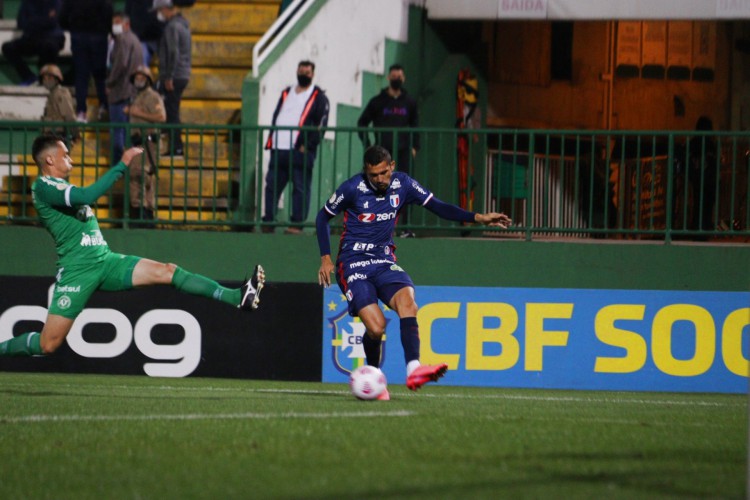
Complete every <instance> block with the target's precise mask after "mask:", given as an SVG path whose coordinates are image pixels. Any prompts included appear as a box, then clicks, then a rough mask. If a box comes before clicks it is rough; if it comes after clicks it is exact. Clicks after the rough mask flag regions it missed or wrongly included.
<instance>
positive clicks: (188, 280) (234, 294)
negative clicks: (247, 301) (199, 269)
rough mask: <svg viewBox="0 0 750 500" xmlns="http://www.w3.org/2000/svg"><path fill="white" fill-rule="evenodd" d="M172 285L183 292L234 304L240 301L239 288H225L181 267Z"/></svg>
mask: <svg viewBox="0 0 750 500" xmlns="http://www.w3.org/2000/svg"><path fill="white" fill-rule="evenodd" d="M172 285H174V287H175V288H177V289H178V290H179V291H181V292H185V293H189V294H192V295H200V296H201V297H208V298H209V299H215V300H220V301H222V302H225V303H227V304H229V305H232V306H237V305H238V304H239V303H240V289H239V288H236V289H231V288H225V287H223V286H221V285H220V284H218V283H217V282H215V281H214V280H212V279H210V278H206V277H205V276H201V275H200V274H193V273H191V272H188V271H185V270H184V269H183V268H181V267H178V268H177V269H175V271H174V276H172Z"/></svg>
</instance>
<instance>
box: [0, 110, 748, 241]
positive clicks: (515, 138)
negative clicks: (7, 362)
mask: <svg viewBox="0 0 750 500" xmlns="http://www.w3.org/2000/svg"><path fill="white" fill-rule="evenodd" d="M44 126H45V127H48V128H57V129H63V128H64V130H65V131H66V132H68V135H70V134H71V133H75V132H78V135H79V138H78V140H76V141H75V142H74V143H72V144H71V157H72V159H73V163H74V165H75V168H74V171H73V173H72V174H71V177H70V180H71V182H72V183H74V184H77V185H86V184H89V183H91V182H94V181H95V180H96V179H97V178H98V177H99V176H100V175H101V174H102V173H103V172H104V171H105V170H106V169H107V168H108V167H109V165H110V156H111V151H110V144H109V135H110V134H109V133H110V130H111V128H112V125H111V124H85V125H81V124H49V123H47V124H44ZM120 126H123V127H125V128H126V129H127V130H126V137H128V138H129V137H131V135H133V134H134V132H136V131H140V132H142V134H141V136H142V137H146V136H147V134H146V132H147V130H144V129H143V127H136V126H132V125H129V124H123V125H120ZM40 127H41V124H40V123H38V122H3V123H0V174H2V187H1V188H0V222H4V223H34V221H35V213H34V210H33V204H32V202H31V197H30V186H31V184H32V182H33V180H34V179H35V177H36V176H37V175H38V172H37V168H36V166H35V165H34V162H33V161H32V159H31V155H30V150H31V143H32V141H33V138H34V137H35V136H36V135H37V134H38V133H39V132H40V130H41V129H40ZM76 128H78V129H79V130H74V129H76ZM158 128H159V129H160V132H161V134H158V133H157V134H152V137H153V141H152V155H153V158H152V160H153V163H154V164H156V165H157V167H158V168H157V173H156V175H155V176H154V178H153V182H154V185H155V191H156V195H155V201H156V219H155V220H153V221H145V220H142V219H143V211H139V210H137V209H136V210H133V205H136V206H138V205H139V203H138V200H139V199H141V198H143V195H144V194H145V190H143V189H142V188H141V190H140V191H138V188H139V186H141V184H142V183H138V182H134V183H132V182H127V181H126V182H123V183H119V184H117V185H116V186H115V187H114V188H113V189H112V191H111V192H110V193H109V194H108V195H107V196H104V197H102V198H101V199H100V200H99V201H98V202H97V204H96V206H95V207H94V208H95V210H96V213H97V216H98V217H99V219H100V221H102V222H104V223H105V224H111V225H122V226H124V227H129V226H130V225H133V224H134V223H136V224H137V225H141V224H152V225H157V226H160V227H173V228H196V227H204V228H215V229H237V230H249V229H251V228H258V227H260V228H265V229H266V230H267V231H270V230H274V229H276V228H277V227H287V226H298V227H300V228H303V229H304V228H308V229H307V230H308V231H310V230H311V229H309V228H314V218H315V214H316V213H317V211H318V209H319V208H320V207H321V206H322V205H323V203H325V201H326V200H327V199H328V198H329V197H330V195H331V193H332V192H333V190H334V189H335V188H336V186H337V185H338V184H340V183H341V182H342V181H343V180H345V179H347V178H348V177H350V176H352V175H355V174H357V173H358V172H360V171H361V168H362V153H363V149H364V148H363V144H362V137H363V135H364V134H365V133H369V134H370V138H371V140H373V141H376V140H379V139H378V138H377V137H376V136H373V131H372V129H369V130H367V129H358V128H351V127H338V128H328V129H325V130H323V131H318V130H316V129H304V128H303V129H294V128H278V129H272V128H270V127H243V126H240V125H225V126H196V125H183V126H182V127H180V129H179V130H181V133H182V134H183V141H184V142H185V144H186V146H185V152H184V156H181V157H173V156H169V155H165V154H163V152H164V151H166V149H167V148H166V143H167V142H168V136H169V135H170V134H175V133H180V132H179V130H178V128H177V127H176V126H174V125H162V126H159V127H158ZM271 132H278V133H279V134H281V135H284V134H286V135H287V136H289V135H291V138H290V139H291V140H292V141H295V140H296V134H302V139H301V140H300V142H301V143H303V144H305V145H307V146H308V149H309V145H310V144H311V142H317V141H313V137H314V134H317V133H318V132H322V140H321V142H320V145H319V147H318V148H317V154H316V155H315V156H314V158H312V159H310V163H309V164H308V165H307V167H306V168H308V169H310V177H309V179H304V176H303V181H302V183H303V184H304V185H303V186H302V189H301V195H299V196H301V198H302V204H303V205H304V206H309V207H310V210H309V212H308V213H306V214H304V215H305V216H304V217H303V218H302V220H297V221H292V217H291V210H290V205H291V200H292V199H293V198H294V193H293V187H292V185H291V184H292V183H291V182H290V183H289V184H288V185H287V186H285V187H284V189H283V196H282V199H281V201H280V203H279V204H278V205H276V204H272V207H273V210H272V211H273V212H274V213H273V214H270V215H268V216H267V217H265V219H266V220H265V221H264V208H263V207H264V203H263V202H264V200H265V194H264V192H265V191H266V189H267V188H268V187H269V183H270V185H271V186H273V185H274V184H278V183H280V182H283V180H282V177H285V176H288V177H289V178H290V179H291V178H292V177H293V176H294V174H295V168H294V167H293V165H292V163H291V161H289V160H287V161H286V163H284V164H280V165H278V166H277V168H276V170H275V172H276V173H277V175H276V176H273V175H272V176H269V178H268V179H267V178H266V176H267V170H268V166H269V163H270V161H271V155H270V153H269V150H267V149H265V143H266V141H267V139H268V136H269V134H270V133H271ZM385 133H388V134H392V139H393V141H392V142H393V143H394V146H393V149H394V150H398V149H399V141H400V143H401V145H404V144H405V145H406V146H407V147H406V149H407V150H408V151H410V150H411V149H412V147H415V146H416V145H417V144H419V145H420V147H419V150H418V151H417V153H416V157H413V156H412V155H410V154H409V155H406V156H402V158H406V160H404V159H402V160H401V161H399V165H397V168H398V167H401V168H403V165H401V163H403V162H404V161H408V162H410V165H409V167H410V170H411V171H412V173H413V174H414V176H415V177H416V178H417V179H418V180H419V181H420V182H421V183H422V184H423V185H424V186H425V187H427V188H428V189H431V190H432V191H433V192H434V193H435V195H436V196H437V197H439V198H441V199H443V200H444V201H448V202H451V203H455V204H459V205H461V206H464V207H465V208H468V209H471V210H475V211H490V210H495V211H504V212H505V213H507V214H508V215H510V216H511V218H512V219H513V220H514V224H513V226H512V227H511V228H509V229H507V230H493V231H491V232H488V231H487V230H486V228H481V227H475V226H459V225H457V224H456V223H453V222H450V221H443V220H440V219H438V218H437V217H435V216H434V215H432V214H431V213H430V212H429V211H427V210H424V209H422V208H421V207H409V210H411V213H410V216H409V217H408V224H404V223H403V219H404V218H403V217H402V218H401V221H400V222H399V226H400V227H401V228H403V229H411V230H414V231H417V232H418V233H419V234H420V235H431V234H448V235H451V234H459V233H461V234H471V233H481V234H482V235H487V236H499V237H506V238H522V239H527V240H530V239H538V238H548V237H557V238H559V237H566V238H579V239H585V238H618V239H636V238H637V239H655V240H663V241H665V242H669V241H671V240H672V239H701V240H703V239H707V238H711V239H714V240H717V239H719V240H727V241H748V240H749V239H750V229H748V221H749V220H750V204H748V199H747V194H748V191H749V190H750V189H749V188H750V176H749V175H748V166H749V165H750V163H749V161H750V134H747V133H732V132H679V133H677V132H661V131H628V132H613V131H560V130H503V129H483V130H470V131H466V130H457V129H427V128H425V129H419V130H415V129H411V130H388V131H385ZM417 135H418V138H417ZM160 137H161V139H160ZM127 141H128V144H129V143H130V139H128V140H127ZM415 149H416V148H415ZM394 156H397V155H394ZM242 158H250V159H251V160H247V161H245V162H244V163H243V162H242V161H241V159H242ZM142 161H146V159H145V153H144V158H143V159H142ZM135 175H141V177H140V179H141V180H145V176H146V175H147V174H146V173H140V174H138V173H136V174H135ZM133 180H138V179H137V178H135V179H133ZM267 181H268V182H267ZM133 186H134V187H133ZM134 189H135V190H136V191H135V192H134V191H133V190H134ZM131 200H134V201H135V203H131ZM336 221H337V222H339V223H340V222H341V220H340V219H336Z"/></svg>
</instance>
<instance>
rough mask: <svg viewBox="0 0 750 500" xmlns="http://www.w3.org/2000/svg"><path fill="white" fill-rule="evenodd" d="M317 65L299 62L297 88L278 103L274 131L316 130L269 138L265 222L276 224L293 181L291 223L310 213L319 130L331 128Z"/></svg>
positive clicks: (276, 133) (290, 89) (277, 133)
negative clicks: (317, 78) (315, 80)
mask: <svg viewBox="0 0 750 500" xmlns="http://www.w3.org/2000/svg"><path fill="white" fill-rule="evenodd" d="M314 77H315V64H314V63H313V62H312V61H300V63H299V64H298V65H297V84H296V85H290V86H288V87H286V88H285V89H284V90H283V91H282V92H281V96H280V97H279V100H278V102H277V103H276V109H275V110H274V112H273V119H272V122H271V124H272V125H273V126H274V127H315V128H316V130H303V131H300V130H274V131H272V132H271V133H270V134H269V135H268V141H267V142H266V149H270V150H271V161H270V163H269V164H268V172H267V173H266V188H265V196H266V198H265V214H264V215H263V221H264V222H273V221H275V220H276V211H277V208H278V204H279V198H280V197H281V193H283V192H284V189H285V188H286V185H287V184H288V183H289V180H290V179H291V181H292V186H293V190H292V213H291V217H290V220H291V222H293V223H301V222H304V221H305V219H307V213H308V211H309V210H310V193H311V188H312V171H313V166H314V165H315V154H316V152H317V150H318V145H319V144H320V140H321V135H322V134H321V132H320V131H319V129H321V128H323V127H325V126H326V125H327V124H328V109H329V103H328V97H327V96H326V93H325V91H324V90H323V89H321V88H320V87H318V86H317V85H313V83H312V81H313V78H314ZM273 230H274V228H273V226H271V225H265V226H262V231H263V232H273ZM285 233H286V234H300V233H302V229H301V228H300V227H298V226H296V225H293V226H290V227H288V228H287V229H286V231H285Z"/></svg>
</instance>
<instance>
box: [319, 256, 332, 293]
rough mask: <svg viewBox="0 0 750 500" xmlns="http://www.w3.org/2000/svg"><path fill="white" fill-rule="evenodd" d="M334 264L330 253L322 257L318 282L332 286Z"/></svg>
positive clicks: (326, 286) (321, 284) (324, 285)
mask: <svg viewBox="0 0 750 500" xmlns="http://www.w3.org/2000/svg"><path fill="white" fill-rule="evenodd" d="M333 269H334V266H333V262H332V261H331V256H330V255H324V256H322V257H321V258H320V269H318V284H319V285H320V286H323V287H325V288H328V287H329V286H331V273H332V272H333Z"/></svg>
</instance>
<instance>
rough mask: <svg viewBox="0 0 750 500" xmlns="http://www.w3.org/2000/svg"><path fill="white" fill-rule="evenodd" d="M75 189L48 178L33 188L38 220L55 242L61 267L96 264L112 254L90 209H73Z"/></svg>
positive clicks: (42, 177) (36, 183) (44, 178)
mask: <svg viewBox="0 0 750 500" xmlns="http://www.w3.org/2000/svg"><path fill="white" fill-rule="evenodd" d="M73 187H74V186H73V184H71V183H70V182H68V181H67V180H65V179H58V178H55V177H50V176H47V175H45V176H40V177H37V179H36V181H34V184H33V185H32V186H31V194H32V198H33V200H34V208H36V211H37V213H38V214H39V220H40V221H41V222H42V225H43V226H44V227H45V228H46V229H47V231H49V232H50V234H51V235H52V238H53V239H54V240H55V247H56V250H57V258H58V260H57V266H58V267H65V266H76V265H78V266H80V265H91V264H95V263H97V262H101V261H102V260H104V257H105V256H106V255H107V254H108V253H109V246H107V242H106V241H105V240H104V237H103V236H102V232H101V230H100V229H99V222H98V221H97V220H96V216H95V215H94V211H93V210H91V207H90V206H88V205H80V206H71V204H70V190H71V188H73Z"/></svg>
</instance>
